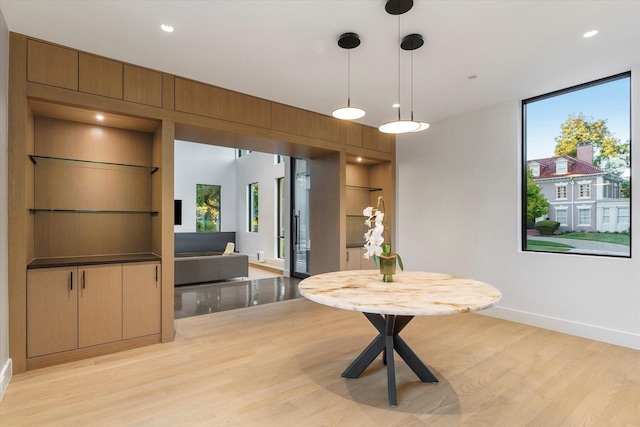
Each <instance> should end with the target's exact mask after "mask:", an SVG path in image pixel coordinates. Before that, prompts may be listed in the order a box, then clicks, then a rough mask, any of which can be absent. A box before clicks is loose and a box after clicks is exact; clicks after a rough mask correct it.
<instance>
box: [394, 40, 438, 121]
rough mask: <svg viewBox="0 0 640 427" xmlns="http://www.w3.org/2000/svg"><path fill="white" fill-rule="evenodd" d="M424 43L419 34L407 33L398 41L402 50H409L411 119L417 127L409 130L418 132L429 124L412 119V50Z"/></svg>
mask: <svg viewBox="0 0 640 427" xmlns="http://www.w3.org/2000/svg"><path fill="white" fill-rule="evenodd" d="M423 44H424V39H423V38H422V36H421V35H420V34H409V35H408V36H406V37H405V38H403V39H402V43H400V47H401V48H402V49H403V50H408V51H410V52H411V121H412V122H414V123H418V125H419V127H418V128H417V129H414V130H412V131H410V132H420V131H423V130H426V129H429V127H430V126H431V125H430V124H429V123H427V122H421V121H415V120H414V119H413V51H414V50H416V49H420V48H421V47H422V45H423Z"/></svg>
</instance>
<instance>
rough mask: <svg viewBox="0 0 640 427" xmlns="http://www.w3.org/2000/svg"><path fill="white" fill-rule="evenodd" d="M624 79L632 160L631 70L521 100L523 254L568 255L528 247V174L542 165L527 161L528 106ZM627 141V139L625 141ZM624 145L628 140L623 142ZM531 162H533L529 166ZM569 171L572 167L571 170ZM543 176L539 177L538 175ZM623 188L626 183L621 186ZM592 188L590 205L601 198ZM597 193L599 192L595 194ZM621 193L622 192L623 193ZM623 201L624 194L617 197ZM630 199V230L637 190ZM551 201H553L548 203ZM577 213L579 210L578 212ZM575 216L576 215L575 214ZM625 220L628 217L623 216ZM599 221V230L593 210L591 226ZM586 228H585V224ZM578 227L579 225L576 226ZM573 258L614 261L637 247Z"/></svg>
mask: <svg viewBox="0 0 640 427" xmlns="http://www.w3.org/2000/svg"><path fill="white" fill-rule="evenodd" d="M623 79H627V80H628V83H629V84H628V86H629V88H628V98H627V99H628V101H629V103H628V126H629V135H628V144H629V147H628V156H629V159H632V158H633V156H632V152H633V143H632V141H633V93H632V90H633V79H632V72H631V70H629V71H625V72H622V73H619V74H615V75H611V76H608V77H603V78H600V79H596V80H593V81H590V82H587V83H582V84H578V85H574V86H571V87H568V88H564V89H559V90H556V91H553V92H549V93H547V94H543V95H539V96H535V97H531V98H527V99H523V100H522V101H521V116H520V120H521V122H520V124H521V126H520V133H521V138H520V143H521V151H520V184H521V189H520V218H521V219H520V250H521V251H522V252H548V253H554V254H565V253H567V252H561V251H552V250H544V249H535V248H531V249H529V248H528V247H527V246H528V227H527V225H528V221H527V171H528V170H529V169H531V170H532V172H535V170H533V167H532V166H534V165H536V164H537V163H538V162H536V160H537V159H531V160H530V161H529V160H527V106H528V105H529V104H532V103H534V102H536V101H542V100H545V99H548V98H554V97H557V96H560V95H566V94H569V93H571V92H575V91H580V90H584V89H588V88H590V87H595V86H599V85H602V84H606V83H611V82H614V81H617V80H623ZM625 108H626V103H625ZM603 118H604V119H608V117H603ZM625 139H626V138H625ZM622 142H623V143H624V142H626V141H624V140H623V141H622ZM529 162H531V163H529ZM538 168H539V172H540V174H542V167H541V166H538ZM628 168H629V171H630V172H631V174H630V176H632V175H633V173H632V171H633V163H631V162H630V163H629V166H628ZM567 169H568V168H567ZM533 175H534V178H537V176H536V174H535V173H534V174H533ZM538 176H539V175H538ZM591 184H593V182H591ZM621 185H622V184H621ZM590 187H591V185H590V186H589V190H588V191H589V197H584V198H582V199H581V201H582V202H587V200H588V199H591V200H594V198H595V199H597V197H598V191H596V190H597V189H595V188H594V189H591V188H590ZM567 191H568V189H567ZM571 191H572V194H571V195H570V197H571V200H576V201H577V200H578V197H576V198H575V199H573V198H574V197H575V195H574V194H573V192H574V191H576V189H575V188H572V189H571ZM594 191H595V193H594ZM620 193H621V192H620ZM556 195H557V193H556ZM617 195H618V196H619V197H618V198H620V196H621V194H617ZM628 199H629V207H628V208H624V209H626V211H627V212H628V216H627V218H628V223H627V224H628V226H629V230H630V228H631V222H632V221H633V207H632V205H633V203H632V202H633V200H632V199H633V190H629V194H628ZM548 201H549V200H548ZM595 203H596V204H594V206H595V208H594V209H596V211H597V200H595ZM552 205H553V204H551V205H550V206H549V209H550V210H551V209H552ZM577 207H578V206H577V205H575V207H574V208H572V209H577ZM619 209H620V208H616V210H615V214H616V217H615V219H614V221H615V222H616V224H618V223H619V220H618V213H619ZM570 212H573V210H570ZM576 214H577V211H576ZM571 215H572V216H573V215H575V214H571ZM567 216H568V217H569V213H567ZM623 217H624V216H623ZM572 221H575V222H578V221H579V219H578V218H572ZM594 221H595V226H596V228H597V227H598V218H594V217H593V211H592V212H591V217H590V223H591V226H593V222H594ZM583 226H584V225H583ZM576 227H577V226H576ZM571 254H572V255H589V256H598V257H613V258H632V254H633V245H632V239H630V242H629V252H628V253H624V254H620V255H618V254H616V255H612V254H609V253H586V252H579V251H572V252H571Z"/></svg>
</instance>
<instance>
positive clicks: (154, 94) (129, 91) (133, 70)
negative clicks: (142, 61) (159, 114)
mask: <svg viewBox="0 0 640 427" xmlns="http://www.w3.org/2000/svg"><path fill="white" fill-rule="evenodd" d="M162 98H163V93H162V73H159V72H157V71H153V70H148V69H146V68H141V67H136V66H135V65H129V64H124V100H125V101H131V102H137V103H139V104H146V105H151V106H153V107H162Z"/></svg>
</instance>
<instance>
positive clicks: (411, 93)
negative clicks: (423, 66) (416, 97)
mask: <svg viewBox="0 0 640 427" xmlns="http://www.w3.org/2000/svg"><path fill="white" fill-rule="evenodd" d="M411 121H413V50H412V51H411Z"/></svg>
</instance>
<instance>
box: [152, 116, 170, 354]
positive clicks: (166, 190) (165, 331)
mask: <svg viewBox="0 0 640 427" xmlns="http://www.w3.org/2000/svg"><path fill="white" fill-rule="evenodd" d="M174 140H175V123H174V122H171V121H163V122H162V126H161V127H160V128H159V129H158V130H156V133H155V134H154V136H153V164H154V165H158V166H159V167H160V169H159V171H158V173H155V174H154V175H153V182H152V186H153V200H152V203H153V207H154V210H156V209H157V208H158V206H159V207H160V208H159V211H160V214H159V215H158V216H154V217H152V226H153V228H152V233H151V235H152V249H153V252H155V253H156V254H158V255H160V256H161V257H162V279H161V283H162V296H161V298H162V310H161V312H162V335H161V340H162V342H170V341H173V340H174V337H175V333H174V331H175V329H174V310H175V307H174V293H173V288H174V262H173V255H174V237H173V229H174V227H173V211H174V209H173V198H174V195H173V184H174V182H173V175H174V173H173V170H174V145H175V144H174ZM156 175H158V176H156Z"/></svg>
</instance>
